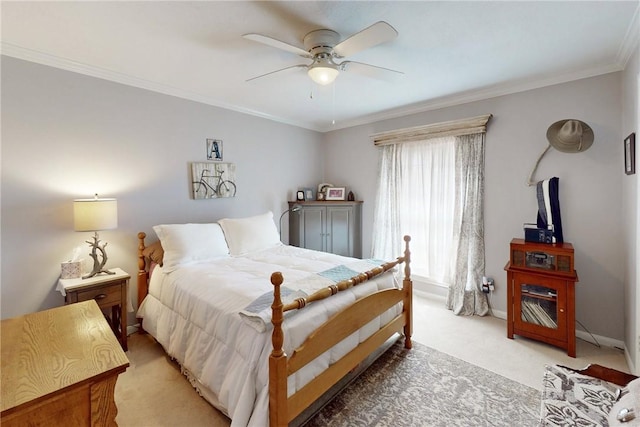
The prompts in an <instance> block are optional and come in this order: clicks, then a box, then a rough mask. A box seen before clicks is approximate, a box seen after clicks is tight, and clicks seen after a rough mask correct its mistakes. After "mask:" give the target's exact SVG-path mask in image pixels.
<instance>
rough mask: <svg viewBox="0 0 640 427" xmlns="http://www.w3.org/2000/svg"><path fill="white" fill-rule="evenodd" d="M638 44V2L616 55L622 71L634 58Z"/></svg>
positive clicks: (639, 23) (639, 26)
mask: <svg viewBox="0 0 640 427" xmlns="http://www.w3.org/2000/svg"><path fill="white" fill-rule="evenodd" d="M638 43H640V2H638V6H637V7H636V11H635V13H634V14H633V18H631V23H630V24H629V27H628V28H627V33H626V34H625V36H624V40H622V43H621V44H620V48H619V49H618V54H617V55H616V62H617V63H618V64H620V66H621V67H622V69H625V68H626V67H627V62H629V59H630V58H631V57H632V56H633V53H634V51H635V50H636V48H637V46H638Z"/></svg>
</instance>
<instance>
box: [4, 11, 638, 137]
mask: <svg viewBox="0 0 640 427" xmlns="http://www.w3.org/2000/svg"><path fill="white" fill-rule="evenodd" d="M637 26H638V10H636V14H635V15H634V20H633V23H632V25H631V26H630V28H637ZM633 34H635V33H633V32H632V31H628V36H627V37H625V42H624V43H623V46H622V47H621V49H620V50H619V53H618V57H619V60H618V61H616V63H615V64H611V65H606V66H602V67H597V68H592V69H589V70H580V71H576V72H571V73H565V74H562V75H558V76H553V77H548V78H533V79H528V80H522V81H519V82H514V83H507V84H500V85H495V86H490V87H487V88H482V89H479V90H472V91H468V92H464V93H460V94H454V95H451V96H446V97H442V98H438V99H433V100H430V101H426V102H420V103H416V104H411V105H407V106H404V107H399V108H395V109H391V110H386V111H382V112H379V113H374V114H369V115H365V116H361V117H357V118H354V119H346V120H344V121H339V122H336V123H335V124H330V123H328V124H327V125H326V126H321V125H318V126H316V125H312V124H310V123H306V122H304V123H301V122H297V121H294V120H289V119H286V118H283V117H279V116H274V115H270V114H266V113H264V112H261V111H256V110H251V109H248V108H241V107H238V106H236V105H231V104H226V103H222V102H220V101H218V100H216V99H213V98H210V97H207V96H204V95H201V94H198V93H195V92H191V91H186V90H183V89H180V88H177V87H173V86H169V85H165V84H162V83H157V82H153V81H150V80H146V79H141V78H138V77H134V76H130V75H127V74H124V73H119V72H116V71H112V70H108V69H105V68H100V67H95V66H92V65H88V64H83V63H81V62H77V61H73V60H70V59H66V58H61V57H58V56H54V55H50V54H46V53H43V52H39V51H35V50H32V49H26V48H23V47H20V46H16V45H13V44H10V43H7V42H0V54H2V55H6V56H10V57H13V58H17V59H22V60H25V61H30V62H35V63H38V64H42V65H47V66H51V67H54V68H60V69H63V70H66V71H71V72H75V73H79V74H84V75H87V76H91V77H96V78H99V79H103V80H108V81H112V82H115V83H120V84H124V85H127V86H132V87H136V88H140V89H146V90H150V91H152V92H157V93H162V94H165V95H170V96H175V97H178V98H182V99H187V100H190V101H195V102H199V103H202V104H206V105H211V106H214V107H219V108H224V109H227V110H231V111H235V112H238V113H243V114H249V115H252V116H256V117H260V118H263V119H267V120H271V121H275V122H279V123H283V124H287V125H291V126H296V127H299V128H303V129H308V130H312V131H316V132H320V133H326V132H331V131H335V130H340V129H346V128H350V127H354V126H360V125H365V124H370V123H374V122H379V121H383V120H389V119H395V118H398V117H403V116H408V115H412V114H419V113H424V112H427V111H433V110H438V109H441V108H446V107H452V106H455V105H461V104H467V103H470V102H476V101H482V100H485V99H491V98H496V97H498V96H503V95H510V94H514V93H519V92H525V91H528V90H532V89H539V88H542V87H546V86H552V85H556V84H560V83H566V82H570V81H574V80H580V79H584V78H589V77H595V76H598V75H602V74H607V73H613V72H616V71H621V70H623V69H624V65H623V61H622V59H620V58H624V57H625V56H626V59H624V63H626V61H627V60H628V59H629V57H630V56H631V55H632V54H633V48H634V46H635V44H637V42H638V37H637V34H636V37H632V35H633ZM634 40H635V41H634Z"/></svg>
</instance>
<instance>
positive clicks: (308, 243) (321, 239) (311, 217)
mask: <svg viewBox="0 0 640 427" xmlns="http://www.w3.org/2000/svg"><path fill="white" fill-rule="evenodd" d="M326 213H327V209H326V208H325V207H324V206H306V207H305V208H304V209H302V210H301V211H300V214H301V218H300V221H301V224H300V225H301V228H302V230H301V233H300V236H301V238H302V241H301V242H300V247H302V248H307V249H313V250H315V251H325V252H326V251H327V249H326V243H325V242H326V239H325V234H326V231H325V218H326Z"/></svg>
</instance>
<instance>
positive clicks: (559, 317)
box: [513, 273, 567, 340]
mask: <svg viewBox="0 0 640 427" xmlns="http://www.w3.org/2000/svg"><path fill="white" fill-rule="evenodd" d="M513 282H514V283H513V287H514V288H513V310H514V319H513V321H514V327H515V329H516V331H518V330H520V331H524V332H530V333H533V334H537V335H541V336H546V337H549V338H552V339H556V340H566V339H567V282H566V280H562V279H556V278H553V277H549V276H544V275H538V274H527V273H514V275H513ZM516 333H517V332H516Z"/></svg>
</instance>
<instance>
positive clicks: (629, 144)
mask: <svg viewBox="0 0 640 427" xmlns="http://www.w3.org/2000/svg"><path fill="white" fill-rule="evenodd" d="M624 173H626V174H627V175H633V174H635V173H636V134H635V132H634V133H632V134H631V135H629V136H628V137H626V138H625V139H624Z"/></svg>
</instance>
